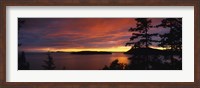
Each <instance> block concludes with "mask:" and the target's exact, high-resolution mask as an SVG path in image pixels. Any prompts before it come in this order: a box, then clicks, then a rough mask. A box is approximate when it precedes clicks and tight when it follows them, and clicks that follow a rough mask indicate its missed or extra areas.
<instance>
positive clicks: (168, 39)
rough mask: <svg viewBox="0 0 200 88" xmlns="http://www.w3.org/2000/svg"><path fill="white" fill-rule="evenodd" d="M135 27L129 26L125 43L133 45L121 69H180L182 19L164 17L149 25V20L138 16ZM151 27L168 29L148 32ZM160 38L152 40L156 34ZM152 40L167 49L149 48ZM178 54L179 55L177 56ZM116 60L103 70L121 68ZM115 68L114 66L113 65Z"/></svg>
mask: <svg viewBox="0 0 200 88" xmlns="http://www.w3.org/2000/svg"><path fill="white" fill-rule="evenodd" d="M135 20H136V21H137V23H136V28H130V29H129V31H131V32H133V33H132V37H131V38H130V42H128V43H126V46H127V45H133V47H132V48H131V49H130V50H129V51H127V52H126V53H127V54H131V55H132V56H131V57H130V58H128V59H129V63H128V64H126V66H125V67H123V70H181V69H182V53H181V52H182V19H181V18H166V19H163V20H162V22H161V23H160V24H158V25H156V26H152V25H151V20H150V19H147V18H138V19H135ZM152 27H155V28H159V27H162V28H165V30H166V29H170V31H169V32H168V33H165V34H159V33H154V34H149V33H148V30H149V29H150V28H152ZM157 35H159V37H160V38H161V40H153V39H152V37H153V36H157ZM152 42H156V43H159V44H158V46H160V47H164V48H169V49H167V50H157V49H151V48H149V46H150V45H152ZM177 56H179V57H177ZM119 64H123V63H118V60H115V61H113V62H112V63H111V65H110V67H108V66H105V67H104V68H103V69H104V70H111V67H112V69H115V70H122V68H117V66H118V65H119ZM113 66H114V67H115V68H114V67H113Z"/></svg>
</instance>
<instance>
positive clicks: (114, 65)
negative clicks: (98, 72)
mask: <svg viewBox="0 0 200 88" xmlns="http://www.w3.org/2000/svg"><path fill="white" fill-rule="evenodd" d="M126 67H127V64H124V63H119V60H118V59H116V60H114V61H113V62H112V63H111V64H110V66H109V67H108V66H107V65H105V67H104V68H103V70H124V69H126Z"/></svg>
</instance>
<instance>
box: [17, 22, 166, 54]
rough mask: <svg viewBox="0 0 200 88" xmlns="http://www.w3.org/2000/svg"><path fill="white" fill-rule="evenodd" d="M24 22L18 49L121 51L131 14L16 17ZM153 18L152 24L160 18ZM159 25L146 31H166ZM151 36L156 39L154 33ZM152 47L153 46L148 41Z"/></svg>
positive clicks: (129, 34)
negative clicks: (114, 15)
mask: <svg viewBox="0 0 200 88" xmlns="http://www.w3.org/2000/svg"><path fill="white" fill-rule="evenodd" d="M19 19H20V20H24V21H25V23H24V24H23V25H22V26H21V28H20V30H19V42H20V43H22V46H20V47H19V50H23V51H28V52H46V51H48V50H49V51H66V52H72V51H85V50H90V51H113V52H125V51H127V50H129V49H130V47H125V44H126V42H128V41H129V38H130V36H131V34H132V33H131V32H128V29H129V28H130V27H135V26H136V22H135V20H134V18H19ZM161 20H162V19H160V18H153V19H152V24H153V25H156V24H159V23H160V22H161ZM167 31H168V30H164V29H163V28H160V29H155V28H152V29H150V31H149V33H161V34H163V33H166V32H167ZM154 39H159V38H158V37H155V38H154ZM152 47H155V46H153V45H152Z"/></svg>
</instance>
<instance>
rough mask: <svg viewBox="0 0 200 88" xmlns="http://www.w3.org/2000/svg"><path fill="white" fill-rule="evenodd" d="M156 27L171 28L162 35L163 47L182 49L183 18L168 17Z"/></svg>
mask: <svg viewBox="0 0 200 88" xmlns="http://www.w3.org/2000/svg"><path fill="white" fill-rule="evenodd" d="M156 27H163V28H169V29H170V31H169V33H165V34H163V35H160V37H161V43H160V44H159V46H161V47H169V48H170V49H171V50H172V51H177V52H181V51H182V18H166V19H163V20H162V22H161V24H159V25H157V26H156Z"/></svg>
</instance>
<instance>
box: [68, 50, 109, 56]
mask: <svg viewBox="0 0 200 88" xmlns="http://www.w3.org/2000/svg"><path fill="white" fill-rule="evenodd" d="M70 54H80V55H91V54H112V53H111V52H105V51H80V52H71V53H70Z"/></svg>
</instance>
